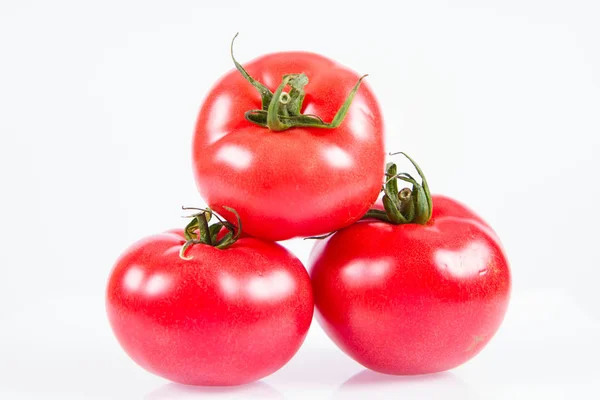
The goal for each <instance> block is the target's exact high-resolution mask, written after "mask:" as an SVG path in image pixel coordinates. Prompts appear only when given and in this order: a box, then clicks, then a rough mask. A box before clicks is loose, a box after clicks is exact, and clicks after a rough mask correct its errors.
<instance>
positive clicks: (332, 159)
mask: <svg viewBox="0 0 600 400" xmlns="http://www.w3.org/2000/svg"><path fill="white" fill-rule="evenodd" d="M236 66H237V67H238V69H239V71H238V70H235V69H234V70H232V71H230V72H229V73H227V74H226V75H225V76H224V77H222V78H221V79H220V80H219V81H218V82H217V83H216V85H215V86H214V87H213V88H212V89H211V90H210V92H209V93H208V95H207V96H206V98H205V100H204V103H203V105H202V107H201V110H200V113H199V116H198V120H197V125H196V130H195V135H194V140H193V167H194V174H195V178H196V183H197V186H198V189H199V191H200V193H201V195H202V197H203V198H204V199H205V200H206V202H207V203H208V204H209V205H210V206H211V207H213V208H214V209H215V210H217V211H218V212H219V213H220V214H222V215H224V216H225V217H226V218H227V219H228V220H230V221H231V220H232V218H233V215H232V214H231V213H228V212H227V211H226V210H224V209H223V208H222V207H220V205H227V206H230V207H232V208H235V209H236V210H237V211H238V212H239V214H240V215H241V219H242V221H244V230H245V232H247V233H248V234H249V235H251V236H255V237H260V238H264V239H268V240H283V239H289V238H292V237H296V236H312V235H318V234H322V233H326V232H330V231H332V230H336V229H339V228H342V227H344V226H348V225H350V224H352V223H353V222H355V221H357V220H358V219H360V218H361V217H362V216H363V215H364V213H365V212H366V211H367V210H368V209H369V207H370V206H371V205H372V204H373V202H374V201H375V200H376V198H377V195H378V193H379V189H380V186H381V170H382V168H383V163H384V143H383V133H384V132H383V120H382V116H381V112H380V110H379V106H378V104H377V101H376V99H375V96H374V95H373V93H372V91H371V90H370V88H369V87H368V86H367V85H365V84H363V85H362V86H360V87H358V84H357V82H358V81H359V76H358V75H357V74H356V73H355V72H353V71H351V70H349V69H347V68H345V67H343V66H341V65H340V64H338V63H336V62H334V61H332V60H330V59H328V58H325V57H323V56H321V55H318V54H314V53H307V52H282V53H275V54H269V55H265V56H262V57H260V58H258V59H256V60H254V61H252V62H250V63H248V64H247V65H246V66H245V68H246V69H245V70H244V69H243V68H242V67H241V65H239V64H237V63H236ZM242 71H243V73H246V71H247V73H248V74H249V75H250V76H252V77H253V78H254V79H256V80H254V79H253V78H249V77H248V78H249V79H250V81H251V82H253V83H252V84H251V83H249V81H248V80H247V79H245V77H244V75H243V73H240V72H242ZM294 73H298V74H294ZM300 73H303V74H300ZM286 74H292V75H288V76H287V77H284V75H286ZM282 77H284V79H288V81H287V83H286V84H287V86H289V87H290V90H289V93H285V92H283V89H284V87H285V86H286V84H284V85H283V86H284V87H282ZM307 79H310V82H309V83H308V84H307ZM259 82H262V83H264V85H265V86H261V84H260V83H259ZM305 85H306V93H304V86H305ZM261 87H262V89H261ZM276 88H278V89H281V90H280V91H279V93H277V90H275V89H276ZM256 89H259V90H258V91H257V90H256ZM353 90H356V92H355V96H354V97H353V98H352V95H350V96H349V97H347V96H348V95H349V93H353ZM272 91H275V92H276V93H274V94H273V93H272ZM261 100H262V102H261ZM350 102H351V103H350ZM261 103H262V104H261ZM291 105H294V107H296V106H298V107H299V108H298V109H294V107H291V108H290V106H291ZM343 105H344V106H347V105H349V108H348V109H347V110H346V111H347V115H345V114H344V112H343V111H344V107H343ZM269 106H271V109H272V110H271V111H272V112H270V111H269ZM277 107H279V108H277ZM340 108H342V114H344V115H345V119H344V118H343V117H344V115H341V116H340V115H338V118H334V117H335V116H336V112H338V109H340ZM300 112H301V113H304V114H303V115H300V114H298V113H300ZM269 113H270V115H271V116H272V117H274V119H273V121H271V122H272V123H270V124H269V123H268V121H267V114H269ZM284 114H285V115H284ZM287 114H290V115H292V116H291V117H290V116H286V115H287ZM293 114H297V115H295V116H293ZM309 114H311V115H309ZM313 115H317V116H319V117H321V118H322V119H323V120H325V121H331V120H334V121H337V123H340V125H339V126H338V127H336V128H333V129H327V126H326V124H323V123H322V121H320V120H319V119H318V118H316V117H314V116H313ZM340 117H341V120H340ZM250 121H254V123H253V122H250ZM267 125H269V127H267ZM287 128H291V129H287ZM324 128H325V129H324ZM282 129H283V131H281V130H282ZM285 129H287V130H285Z"/></svg>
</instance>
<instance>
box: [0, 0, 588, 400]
mask: <svg viewBox="0 0 600 400" xmlns="http://www.w3.org/2000/svg"><path fill="white" fill-rule="evenodd" d="M416 3H418V4H416ZM599 15H600V6H599V5H598V3H597V2H594V1H587V2H585V1H533V0H530V1H485V2H481V1H452V2H450V1H447V2H444V1H436V2H427V4H426V5H425V4H424V2H408V1H394V2H391V1H386V2H385V3H384V2H377V1H365V2H360V3H359V2H351V1H346V2H337V3H336V4H335V5H334V4H333V2H325V1H323V0H321V1H315V2H313V1H307V0H303V1H298V2H260V1H257V0H256V1H252V2H250V1H249V2H242V1H238V2H236V1H218V2H217V1H215V2H202V1H169V2H166V1H165V2H160V3H159V2H154V1H139V2H133V1H116V0H104V1H99V2H82V1H58V0H56V1H25V0H22V1H16V0H15V1H6V0H2V1H1V2H0V167H1V168H0V178H1V190H2V192H1V197H0V199H1V202H2V203H1V205H2V206H1V207H0V224H1V225H0V232H1V233H0V234H1V241H0V248H1V251H0V398H2V399H25V398H38V399H54V398H57V399H81V398H90V399H145V400H158V399H180V398H181V399H191V398H219V399H220V398H256V399H284V398H285V399H305V398H314V399H320V398H323V399H329V398H333V399H342V398H344V399H345V398H357V399H363V398H370V399H376V398H381V399H387V398H402V399H421V398H422V399H435V398H440V399H441V398H443V399H454V398H456V399H504V398H506V399H537V398H543V399H562V398H567V397H569V398H583V397H584V396H585V397H587V398H594V397H595V396H597V395H599V394H600V390H599V388H598V385H599V383H598V381H599V380H600V367H599V366H598V361H597V360H598V357H599V356H600V345H599V344H598V339H599V338H600V307H599V306H600V300H599V294H598V292H599V290H598V281H599V279H600V272H599V271H600V256H599V255H598V254H599V253H598V248H599V244H598V241H599V235H598V228H597V227H598V224H600V215H599V213H598V206H597V205H598V203H599V201H600V189H599V183H598V173H599V172H600V168H599V167H600V161H599V158H598V155H597V152H598V150H599V149H600V146H599V145H600V113H599V112H600V94H599V93H600V46H599V45H598V39H599V38H600V25H599V24H598V17H599ZM237 31H240V32H241V34H240V37H239V39H238V42H237V57H238V59H239V60H240V61H242V62H244V61H248V60H250V59H252V58H253V57H255V56H258V55H260V54H263V53H266V52H273V51H282V50H302V49H303V50H310V51H315V52H319V53H322V54H324V55H327V56H329V57H331V58H334V59H336V60H338V61H339V62H341V63H343V64H345V65H347V66H350V67H351V68H353V69H355V70H356V71H358V72H360V73H369V74H370V75H369V77H368V81H369V83H370V85H371V87H372V88H373V90H374V91H375V93H376V94H377V96H378V98H379V99H380V102H381V106H382V108H383V112H384V116H385V120H386V128H387V145H388V149H389V150H394V151H399V150H404V151H407V152H409V153H410V154H411V155H413V156H414V157H415V158H416V159H417V160H418V161H419V163H420V164H421V166H423V168H424V169H425V172H426V173H427V175H428V179H429V182H430V185H431V186H432V188H433V191H434V192H437V193H445V194H448V195H450V196H453V197H456V198H457V199H460V200H462V201H463V202H466V203H468V204H469V205H471V206H472V207H473V208H474V209H475V210H477V211H478V212H479V213H480V214H481V215H482V216H483V217H484V218H485V219H487V220H488V221H489V222H490V224H491V225H492V226H493V227H494V228H495V229H496V231H497V232H498V233H499V235H500V236H501V238H502V239H503V241H504V244H505V246H506V249H507V252H508V255H509V258H510V260H511V263H512V271H513V277H514V292H513V297H512V302H511V306H510V309H509V313H508V315H507V318H506V320H505V323H504V325H503V326H502V328H501V330H500V331H499V333H498V334H497V336H496V337H495V338H494V339H493V340H492V342H491V343H490V344H489V346H488V347H487V348H486V349H485V350H484V351H483V352H482V353H481V354H480V355H479V356H478V357H476V358H475V359H474V360H472V361H471V362H469V363H467V364H466V365H465V366H463V367H460V368H457V369H456V370H454V371H451V372H448V373H443V374H438V375H433V376H426V377H416V378H415V377H413V378H393V377H386V376H383V375H377V374H375V373H371V372H365V371H364V370H363V369H362V368H361V367H360V366H359V365H358V364H356V363H355V362H354V361H352V360H351V359H349V358H348V357H346V356H345V355H344V354H343V353H341V352H340V351H339V350H338V349H337V348H336V347H335V346H334V345H333V344H332V343H331V342H330V341H329V340H328V339H327V337H326V336H325V335H324V334H323V333H322V331H321V330H320V327H319V326H318V324H317V323H315V324H313V326H312V327H311V331H310V333H309V336H308V338H307V340H306V342H305V345H304V346H303V347H302V349H301V350H300V351H299V353H298V354H297V356H296V357H295V358H294V359H293V360H292V361H291V362H290V363H289V364H288V365H286V366H285V367H284V368H283V369H281V370H280V371H278V372H277V373H275V374H273V375H272V376H270V377H268V378H266V379H264V380H263V381H262V382H259V383H256V384H253V385H249V386H245V387H241V388H234V389H202V388H198V389H195V388H189V387H185V386H181V385H176V384H170V383H168V382H167V381H165V380H163V379H161V378H158V377H155V376H152V375H150V374H148V373H147V372H145V371H143V370H142V369H141V368H139V367H137V365H135V364H134V363H133V362H132V361H130V360H129V358H128V357H127V356H126V355H125V353H124V352H123V351H122V350H121V349H120V347H119V346H118V344H117V342H116V340H115V339H114V338H113V336H112V333H111V331H110V328H109V326H108V323H107V320H106V317H105V313H104V286H105V283H106V279H107V277H108V274H109V272H110V269H111V267H112V263H113V261H114V260H115V258H116V257H117V256H118V255H119V254H120V253H121V251H123V250H124V249H125V248H126V247H127V246H128V245H129V244H130V243H131V242H133V241H135V240H137V239H139V238H140V237H142V236H145V235H148V234H151V233H155V232H160V231H163V230H165V229H168V228H172V227H178V226H182V224H183V223H184V221H182V220H181V218H180V214H181V211H180V209H179V207H180V206H181V205H182V204H186V205H199V204H202V202H201V199H200V198H199V196H198V194H197V192H196V189H195V186H194V181H193V178H192V173H191V168H190V141H191V135H192V131H193V127H194V123H195V119H196V115H197V111H198V108H199V106H200V104H201V101H202V99H203V96H204V94H205V93H206V92H207V90H208V89H209V87H210V86H211V85H212V83H213V82H214V81H215V80H216V79H217V78H218V77H219V76H220V75H221V74H223V73H224V72H225V71H227V70H229V69H230V68H232V63H231V60H230V58H229V54H228V46H229V42H230V40H231V38H232V36H233V34H234V33H235V32H237ZM285 245H286V246H289V247H290V248H291V249H292V250H293V251H294V252H296V254H297V255H298V256H299V257H300V258H301V259H302V260H303V261H306V258H307V253H308V251H309V249H310V246H311V245H312V244H311V243H309V242H308V241H305V242H303V241H301V240H298V241H291V242H287V243H285ZM594 393H595V395H594ZM309 396H310V397H309Z"/></svg>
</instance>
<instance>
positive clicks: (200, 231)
mask: <svg viewBox="0 0 600 400" xmlns="http://www.w3.org/2000/svg"><path fill="white" fill-rule="evenodd" d="M223 208H224V209H226V210H227V211H230V212H232V213H233V214H234V215H235V216H236V218H237V226H235V225H233V224H231V223H229V222H227V221H225V220H224V219H222V218H221V217H219V216H218V215H217V214H216V213H215V212H214V211H213V210H211V209H210V208H193V207H182V209H184V210H195V211H199V212H198V213H196V214H193V215H191V216H190V217H189V218H191V221H190V222H189V223H188V224H187V226H186V227H185V230H184V235H185V239H186V242H185V244H184V245H183V246H182V247H181V250H180V251H179V257H181V258H183V259H184V260H190V259H191V258H192V257H187V256H186V255H185V253H186V251H187V249H189V248H190V246H193V245H195V244H205V245H208V246H213V247H216V248H217V249H226V248H227V247H229V246H231V245H232V244H234V243H235V242H236V240H238V238H239V237H240V234H241V233H242V221H241V220H240V216H239V214H238V213H237V211H235V210H234V209H233V208H230V207H223ZM213 216H214V217H215V218H216V219H217V221H218V222H216V223H214V224H212V225H209V223H210V220H211V219H212V217H213ZM223 227H225V228H227V230H228V232H227V233H226V234H225V235H224V236H223V237H222V238H220V239H218V235H219V232H221V229H223Z"/></svg>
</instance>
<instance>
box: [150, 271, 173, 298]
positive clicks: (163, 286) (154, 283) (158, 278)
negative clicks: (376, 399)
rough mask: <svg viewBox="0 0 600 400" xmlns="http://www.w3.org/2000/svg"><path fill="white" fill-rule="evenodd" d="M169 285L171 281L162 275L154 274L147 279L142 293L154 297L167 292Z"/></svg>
mask: <svg viewBox="0 0 600 400" xmlns="http://www.w3.org/2000/svg"><path fill="white" fill-rule="evenodd" d="M170 283H171V280H170V279H169V278H167V277H166V276H164V275H163V274H154V275H152V276H150V277H149V278H148V281H147V282H146V285H145V286H144V289H145V290H144V291H145V292H146V294H148V295H151V296H155V295H158V294H161V293H164V292H166V291H167V289H168V288H169V286H170Z"/></svg>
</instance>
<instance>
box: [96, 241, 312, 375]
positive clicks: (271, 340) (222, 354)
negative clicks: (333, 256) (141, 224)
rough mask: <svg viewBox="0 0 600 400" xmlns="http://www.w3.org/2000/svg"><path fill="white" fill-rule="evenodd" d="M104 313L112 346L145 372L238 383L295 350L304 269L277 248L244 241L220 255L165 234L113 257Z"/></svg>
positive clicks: (308, 312)
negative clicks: (116, 344)
mask: <svg viewBox="0 0 600 400" xmlns="http://www.w3.org/2000/svg"><path fill="white" fill-rule="evenodd" d="M214 236H216V231H215V235H214ZM186 243H188V244H191V245H190V246H188V247H187V249H186V250H185V257H184V258H182V257H180V251H181V249H182V246H184V244H186ZM106 308H107V313H108V317H109V321H110V324H111V326H112V329H113V331H114V333H115V335H116V337H117V339H118V341H119V343H120V344H121V346H122V347H123V348H124V350H125V351H126V352H127V353H128V354H129V356H130V357H131V358H132V359H133V360H134V361H135V362H137V363H138V364H139V365H140V366H142V367H143V368H145V369H147V370H148V371H150V372H153V373H155V374H157V375H160V376H162V377H164V378H167V379H170V380H172V381H175V382H179V383H183V384H192V385H237V384H243V383H247V382H251V381H254V380H257V379H260V378H263V377H265V376H267V375H269V374H271V373H272V372H274V371H276V370H278V369H279V368H280V367H282V366H283V365H284V364H285V363H286V362H287V361H288V360H289V359H290V358H291V357H292V356H293V355H294V354H295V353H296V351H297V350H298V348H299V347H300V345H301V344H302V342H303V340H304V338H305V336H306V334H307V331H308V328H309V326H310V323H311V319H312V315H313V298H312V291H311V287H310V280H309V277H308V274H307V272H306V270H305V269H304V267H303V265H302V264H301V263H300V261H299V260H298V259H297V258H296V257H295V256H293V255H292V254H291V253H290V252H288V251H287V250H286V249H285V248H283V247H281V246H280V245H278V244H276V243H271V242H266V241H263V240H259V239H255V238H252V237H247V236H242V237H240V238H239V239H237V241H235V242H234V243H232V244H229V247H227V248H218V247H214V246H211V245H207V244H202V243H191V242H190V241H186V238H185V237H184V233H183V232H182V231H169V232H166V233H162V234H157V235H154V236H150V237H147V238H145V239H143V240H141V241H140V242H138V243H136V244H134V245H133V246H132V247H130V248H129V249H128V250H126V251H125V253H124V254H123V255H122V256H121V257H120V258H119V260H118V261H117V262H116V265H115V266H114V269H113V271H112V274H111V276H110V279H109V283H108V289H107V298H106Z"/></svg>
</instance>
